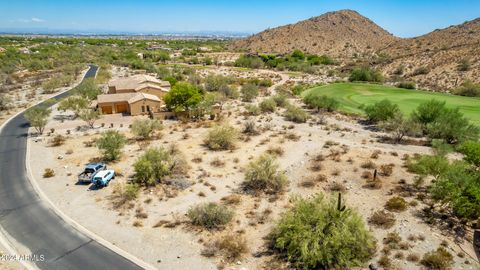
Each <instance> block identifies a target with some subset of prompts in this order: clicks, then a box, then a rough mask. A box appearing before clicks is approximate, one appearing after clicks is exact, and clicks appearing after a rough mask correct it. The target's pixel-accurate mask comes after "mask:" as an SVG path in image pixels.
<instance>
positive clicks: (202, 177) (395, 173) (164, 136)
mask: <svg viewBox="0 0 480 270" xmlns="http://www.w3.org/2000/svg"><path fill="white" fill-rule="evenodd" d="M290 102H291V103H297V102H298V101H297V100H295V99H290ZM223 107H224V110H223V112H222V117H220V119H217V120H212V121H199V122H190V123H182V122H179V121H173V120H167V121H164V122H163V130H162V131H161V132H160V134H159V136H157V137H156V138H154V139H152V140H151V141H148V142H145V141H137V140H135V138H134V136H133V135H132V134H131V133H130V130H129V125H130V124H131V123H132V122H133V120H134V119H135V117H125V116H120V115H107V116H102V118H101V119H100V120H99V121H98V122H97V123H96V124H95V127H94V128H93V129H89V128H87V127H84V122H82V121H80V120H57V119H59V118H58V116H59V115H64V114H65V113H64V112H59V111H57V110H54V111H53V114H52V116H51V119H50V121H49V124H48V125H47V127H46V130H50V129H54V130H55V131H54V134H62V135H64V136H66V138H67V139H66V141H65V143H64V144H63V145H61V146H57V147H54V146H51V143H50V141H51V139H52V137H53V135H51V136H48V135H44V136H40V137H35V136H32V137H31V138H30V139H29V149H30V151H29V161H28V162H29V166H30V167H31V171H32V172H33V176H34V178H35V180H34V181H38V183H39V186H40V187H41V189H42V190H43V191H44V192H45V193H46V194H47V196H48V197H49V198H50V199H51V200H52V202H53V203H54V204H55V205H56V206H58V207H59V208H60V210H61V211H63V212H64V213H66V214H67V215H68V216H70V217H71V218H73V219H74V220H76V221H77V222H79V223H80V224H81V225H82V226H84V227H86V228H87V229H89V230H91V231H92V232H94V233H96V234H98V235H99V236H101V237H103V238H105V239H107V240H108V241H110V242H112V243H114V244H115V245H117V246H118V247H120V248H121V249H124V250H125V251H127V252H130V253H131V254H133V255H135V256H137V257H139V258H141V259H143V260H145V261H146V262H148V263H150V264H151V265H153V266H155V267H157V268H159V269H180V268H182V269H217V268H220V269H222V268H226V269H281V268H284V267H285V265H284V264H283V263H282V262H281V261H279V260H276V258H275V256H273V255H272V254H271V253H269V252H268V248H267V241H266V240H265V237H266V236H267V235H268V234H269V232H270V231H271V229H272V227H273V225H274V224H275V222H276V221H277V220H278V218H279V216H280V214H281V213H282V212H284V211H285V210H286V209H287V208H288V207H289V206H290V205H291V199H292V198H294V197H296V196H301V197H309V196H312V195H314V194H316V193H324V194H326V195H327V196H332V197H335V198H336V196H337V194H338V192H341V193H342V194H343V198H344V199H345V201H346V205H347V207H348V208H354V209H356V210H357V211H358V212H359V213H360V214H361V215H362V217H363V220H364V221H365V223H366V224H368V227H369V229H370V230H371V231H372V232H373V235H374V236H375V238H376V239H377V252H376V256H375V258H374V259H373V260H372V262H376V261H377V260H378V259H379V258H380V257H381V256H382V255H383V254H384V253H387V254H389V257H390V258H391V260H392V266H391V267H392V268H395V267H396V268H398V269H420V268H421V266H420V264H419V263H418V258H421V256H422V255H423V254H424V253H426V252H429V251H432V250H436V249H437V247H439V246H445V247H446V248H447V250H448V251H449V252H450V253H451V254H453V255H454V261H455V265H454V267H453V268H454V269H475V267H476V266H475V259H474V258H475V254H474V251H473V248H472V245H471V237H472V235H471V234H472V232H471V231H468V230H467V231H465V232H464V234H463V235H454V233H453V229H459V230H460V228H448V229H446V228H445V227H442V226H443V225H444V224H439V225H437V226H431V225H428V224H427V223H426V222H425V220H423V219H422V217H421V215H420V213H421V209H422V208H423V207H425V205H424V204H423V203H422V201H420V200H417V199H416V198H417V197H416V192H412V191H411V184H412V183H413V180H414V175H413V174H411V173H409V172H407V170H406V168H405V167H404V163H405V158H406V157H408V156H413V155H414V154H428V153H431V149H430V148H429V147H426V146H423V145H424V144H423V143H422V142H421V141H419V142H418V143H415V144H410V145H406V144H405V145H404V144H387V143H381V142H379V141H380V140H379V138H380V137H382V136H384V135H385V134H383V133H381V132H376V131H371V130H369V129H367V128H366V127H365V126H362V125H361V124H359V123H358V122H357V120H356V119H354V118H350V117H346V116H343V115H341V114H327V113H322V114H318V113H315V112H312V114H311V118H310V120H309V121H308V122H307V123H301V124H295V123H293V122H289V121H286V120H285V119H284V117H283V116H282V114H283V110H284V109H281V108H279V109H277V110H276V112H274V113H270V114H262V115H259V116H246V115H245V108H244V104H243V103H242V102H240V101H236V100H235V101H228V102H227V103H226V104H224V106H223ZM137 118H138V117H137ZM251 120H253V121H255V123H256V126H257V128H258V130H259V134H258V135H247V134H242V135H241V136H240V138H239V140H238V141H237V143H236V145H235V146H236V147H235V149H233V150H228V151H211V150H209V149H208V148H207V147H205V145H204V138H205V137H206V135H207V133H208V131H209V129H210V128H211V127H213V126H215V125H219V124H224V123H228V124H230V125H232V126H234V127H235V128H236V129H237V130H239V131H241V130H243V127H244V125H245V123H246V122H247V121H251ZM77 127H78V128H77ZM106 130H119V131H121V132H124V133H125V134H126V135H127V137H128V138H129V140H128V143H127V145H126V146H125V148H124V149H123V155H122V157H121V159H120V160H119V161H118V162H114V163H110V164H108V166H109V167H110V168H114V169H115V171H116V172H117V174H118V176H117V177H116V178H115V179H114V180H113V182H112V183H111V184H110V185H109V186H107V187H105V188H102V189H95V188H91V187H90V186H89V185H80V184H77V180H76V175H77V174H78V173H80V172H81V170H82V169H83V165H84V164H85V163H88V162H89V161H94V160H98V159H99V158H101V153H100V152H99V151H98V149H97V148H96V147H95V146H92V140H93V139H95V138H98V137H99V136H100V133H101V132H104V131H106ZM149 147H164V148H175V149H176V151H178V152H179V153H181V155H182V156H183V157H184V159H185V160H186V161H187V163H188V173H187V174H186V175H185V177H184V178H182V179H175V180H174V181H171V182H170V183H166V184H159V185H157V186H155V187H149V188H142V189H141V192H140V195H139V196H138V197H137V198H136V199H135V200H133V201H130V202H127V203H125V204H122V205H119V204H118V198H117V196H116V194H117V193H116V191H118V189H120V188H121V187H122V186H124V185H125V183H127V181H128V180H129V178H130V177H131V176H132V175H133V173H134V170H133V163H134V162H135V161H136V159H137V158H138V157H139V156H140V155H141V154H142V153H143V152H144V151H145V149H148V148H149ZM265 152H269V153H273V154H274V155H276V156H277V162H278V165H279V168H280V169H281V170H284V171H285V172H286V175H287V177H288V180H289V185H288V189H287V191H286V192H285V193H284V194H281V195H262V196H255V195H252V194H248V193H245V192H243V190H242V189H241V188H240V187H241V183H242V182H243V180H244V177H245V176H244V170H245V167H246V166H247V164H248V163H249V162H251V161H252V160H254V159H256V158H257V157H258V156H260V155H261V154H263V153H265ZM453 158H455V157H453ZM382 165H383V166H382ZM381 167H389V168H391V169H392V171H391V172H389V173H385V174H383V175H380V176H379V179H380V186H377V187H375V188H369V187H367V186H366V184H367V181H368V179H369V178H370V177H371V173H373V169H374V168H381ZM46 168H50V169H53V170H54V172H55V176H53V177H51V178H44V177H43V176H42V175H43V172H44V170H45V169H46ZM380 171H381V170H380ZM369 175H370V176H369ZM366 179H367V180H366ZM395 196H401V197H403V198H404V199H405V200H406V202H407V203H408V208H407V209H406V210H405V211H400V212H394V216H395V224H394V225H393V226H392V227H391V228H388V229H383V228H379V227H377V226H374V225H372V224H369V223H368V219H369V217H370V216H371V215H372V214H373V213H374V212H375V211H377V210H382V209H384V205H385V203H386V201H387V200H389V199H390V198H392V197H395ZM232 198H235V199H232ZM201 202H217V203H222V204H226V205H228V207H230V208H231V209H233V210H234V213H235V214H234V218H233V221H232V222H230V223H229V224H228V225H226V226H225V227H224V228H221V229H217V230H205V229H201V228H198V227H195V226H192V225H191V224H190V223H189V222H188V219H187V217H186V213H187V211H188V210H189V209H190V208H191V207H192V206H194V205H196V204H198V203H201ZM391 232H397V233H398V235H399V236H400V237H401V240H400V241H401V243H400V245H399V246H400V247H398V248H397V249H393V250H386V249H385V248H384V247H385V245H384V244H383V243H382V242H384V239H385V238H386V237H387V234H388V233H391ZM229 235H240V236H241V237H244V238H245V239H246V242H247V243H248V252H247V253H246V254H245V255H243V256H241V257H239V258H235V259H234V260H231V259H229V258H225V257H224V256H222V255H221V254H215V255H214V256H210V255H209V256H205V255H206V252H205V249H206V248H207V247H208V243H211V242H212V241H215V240H216V239H218V238H219V237H222V236H229ZM202 254H203V255H202Z"/></svg>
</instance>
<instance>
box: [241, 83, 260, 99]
mask: <svg viewBox="0 0 480 270" xmlns="http://www.w3.org/2000/svg"><path fill="white" fill-rule="evenodd" d="M240 92H241V93H242V101H245V102H251V101H252V100H254V99H255V98H256V97H257V96H258V86H256V85H255V84H245V85H243V86H242V88H241V90H240Z"/></svg>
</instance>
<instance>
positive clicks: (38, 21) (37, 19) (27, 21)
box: [10, 17, 45, 23]
mask: <svg viewBox="0 0 480 270" xmlns="http://www.w3.org/2000/svg"><path fill="white" fill-rule="evenodd" d="M10 22H13V23H44V22H45V20H44V19H40V18H37V17H33V18H30V19H16V20H11V21H10Z"/></svg>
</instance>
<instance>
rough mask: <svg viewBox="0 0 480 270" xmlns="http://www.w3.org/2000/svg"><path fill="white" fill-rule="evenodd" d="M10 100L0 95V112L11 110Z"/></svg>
mask: <svg viewBox="0 0 480 270" xmlns="http://www.w3.org/2000/svg"><path fill="white" fill-rule="evenodd" d="M11 105H12V100H11V98H9V97H7V96H6V95H4V94H0V112H1V111H6V110H8V109H10V108H11Z"/></svg>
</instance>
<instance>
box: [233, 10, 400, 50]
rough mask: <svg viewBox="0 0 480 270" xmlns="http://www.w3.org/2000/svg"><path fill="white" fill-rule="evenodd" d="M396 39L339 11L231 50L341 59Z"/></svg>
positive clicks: (261, 35) (349, 12)
mask: <svg viewBox="0 0 480 270" xmlns="http://www.w3.org/2000/svg"><path fill="white" fill-rule="evenodd" d="M396 40H397V38H396V37H394V36H393V35H392V34H390V33H388V32H387V31H385V30H384V29H382V28H381V27H379V26H378V25H376V24H375V23H374V22H372V21H370V20H369V19H367V18H365V17H363V16H362V15H360V14H358V13H357V12H356V11H352V10H340V11H335V12H329V13H325V14H323V15H321V16H318V17H313V18H310V19H308V20H305V21H301V22H298V23H295V24H290V25H285V26H281V27H277V28H273V29H268V30H265V31H263V32H261V33H258V34H256V35H253V36H250V37H247V38H244V39H240V40H236V41H234V42H233V43H232V44H231V49H234V50H245V51H248V52H269V53H270V52H273V53H290V52H291V51H293V50H294V49H301V50H303V51H305V52H308V53H316V54H328V55H330V56H333V57H344V56H352V55H353V54H354V53H357V52H365V51H372V50H378V49H380V48H383V47H386V46H388V45H389V44H391V43H392V42H394V41H396Z"/></svg>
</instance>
